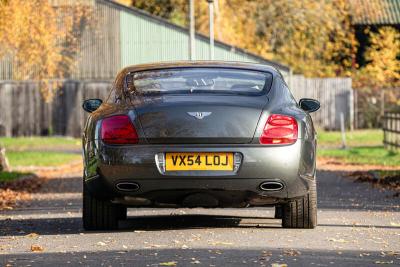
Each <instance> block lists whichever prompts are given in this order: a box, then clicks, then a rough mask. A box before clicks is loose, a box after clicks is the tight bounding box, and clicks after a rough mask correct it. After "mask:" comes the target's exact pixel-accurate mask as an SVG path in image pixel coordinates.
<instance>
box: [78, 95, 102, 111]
mask: <svg viewBox="0 0 400 267" xmlns="http://www.w3.org/2000/svg"><path fill="white" fill-rule="evenodd" d="M101 104H103V100H101V99H97V98H95V99H87V100H85V101H83V104H82V108H83V109H84V110H85V111H87V112H89V113H92V112H93V111H95V110H96V109H98V108H99V107H100V106H101Z"/></svg>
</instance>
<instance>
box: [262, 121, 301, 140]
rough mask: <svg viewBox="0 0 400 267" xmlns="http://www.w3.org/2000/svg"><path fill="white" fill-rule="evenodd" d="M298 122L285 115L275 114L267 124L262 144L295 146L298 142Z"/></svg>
mask: <svg viewBox="0 0 400 267" xmlns="http://www.w3.org/2000/svg"><path fill="white" fill-rule="evenodd" d="M297 132H298V130H297V121H296V119H295V118H293V117H290V116H285V115H278V114H273V115H271V116H269V118H268V120H267V123H266V124H265V127H264V130H263V133H262V134H261V137H260V143H261V144H265V145H280V144H294V143H295V142H296V140H297Z"/></svg>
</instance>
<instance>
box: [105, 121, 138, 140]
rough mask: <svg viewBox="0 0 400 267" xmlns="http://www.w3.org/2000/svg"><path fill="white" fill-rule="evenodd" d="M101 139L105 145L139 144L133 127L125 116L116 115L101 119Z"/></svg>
mask: <svg viewBox="0 0 400 267" xmlns="http://www.w3.org/2000/svg"><path fill="white" fill-rule="evenodd" d="M101 139H102V140H103V142H104V143H106V144H112V145H122V144H137V143H138V142H139V139H138V135H137V132H136V129H135V127H134V126H133V124H132V122H131V120H130V118H129V117H128V116H126V115H117V116H112V117H108V118H105V119H103V121H102V123H101Z"/></svg>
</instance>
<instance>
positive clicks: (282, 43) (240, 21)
mask: <svg viewBox="0 0 400 267" xmlns="http://www.w3.org/2000/svg"><path fill="white" fill-rule="evenodd" d="M118 1H119V2H123V3H124V4H126V5H132V6H135V7H137V8H140V9H144V10H146V11H148V12H150V13H153V14H155V15H157V16H162V17H164V18H166V19H168V20H170V21H172V22H174V23H178V24H180V25H182V26H187V25H188V21H187V16H185V14H187V9H188V1H186V0H163V1H161V0H118ZM214 2H215V12H216V14H215V15H216V16H215V29H214V30H215V35H216V36H215V37H216V39H218V40H220V41H224V42H227V43H230V44H233V45H236V46H238V47H241V48H244V49H247V50H249V51H251V52H253V53H256V54H259V55H261V56H263V57H265V58H267V59H271V60H276V61H279V62H282V63H285V64H287V65H289V66H290V67H291V68H292V70H293V71H294V72H297V73H301V74H304V75H306V76H312V77H335V76H351V77H352V78H353V81H354V85H355V86H356V87H365V86H367V87H375V86H376V85H379V87H393V86H398V85H399V67H398V65H399V59H398V57H399V54H400V46H399V32H398V31H397V30H396V29H394V28H392V27H383V28H381V29H379V30H378V31H372V30H371V31H370V32H369V37H370V43H371V46H370V47H369V48H368V49H367V52H366V53H365V55H364V56H365V58H366V60H367V64H366V66H362V67H360V66H358V64H357V62H356V53H357V49H358V45H359V44H358V43H357V40H356V37H355V32H354V27H353V25H352V24H353V18H354V16H361V15H363V14H362V12H363V11H362V9H360V8H359V7H360V6H359V5H358V4H357V3H358V2H357V1H352V0H335V1H315V0H302V1H293V0H280V1H275V0H263V1H254V0H253V1H252V0H215V1H214ZM368 4H370V5H371V9H374V10H379V8H383V7H382V6H381V5H379V4H378V2H377V1H371V3H369V2H368ZM195 8H196V12H195V14H196V29H197V30H198V31H199V32H201V33H203V34H206V35H207V34H208V27H209V26H208V10H207V1H205V0H200V1H195Z"/></svg>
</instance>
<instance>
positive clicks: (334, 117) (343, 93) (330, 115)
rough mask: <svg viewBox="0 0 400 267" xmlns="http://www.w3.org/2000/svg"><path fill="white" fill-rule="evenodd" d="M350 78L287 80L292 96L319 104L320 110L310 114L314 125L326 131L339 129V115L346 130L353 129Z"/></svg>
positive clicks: (293, 78)
mask: <svg viewBox="0 0 400 267" xmlns="http://www.w3.org/2000/svg"><path fill="white" fill-rule="evenodd" d="M351 86H352V83H351V78H305V77H304V76H302V75H294V76H292V77H291V79H290V80H289V87H290V88H291V91H292V93H293V96H294V97H295V98H296V99H297V100H300V98H313V99H317V100H318V101H319V102H320V103H321V109H320V110H319V111H317V112H315V113H312V114H311V116H312V117H313V121H314V124H315V125H316V126H318V127H320V128H323V129H326V130H339V129H340V113H343V115H344V119H345V124H346V126H347V127H348V128H351V129H353V127H354V100H353V96H354V94H353V89H352V87H351Z"/></svg>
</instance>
